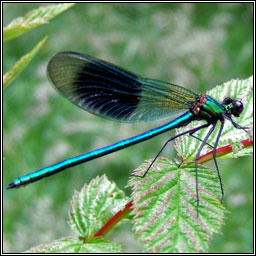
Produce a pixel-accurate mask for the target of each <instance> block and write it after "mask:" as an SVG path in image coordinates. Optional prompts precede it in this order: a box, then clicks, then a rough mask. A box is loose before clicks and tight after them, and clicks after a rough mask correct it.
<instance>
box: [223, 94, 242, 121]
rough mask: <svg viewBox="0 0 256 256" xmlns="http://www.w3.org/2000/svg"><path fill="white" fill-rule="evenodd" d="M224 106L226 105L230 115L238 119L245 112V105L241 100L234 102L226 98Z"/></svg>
mask: <svg viewBox="0 0 256 256" xmlns="http://www.w3.org/2000/svg"><path fill="white" fill-rule="evenodd" d="M223 104H224V105H226V106H227V107H228V109H229V111H230V113H231V114H232V115H234V116H236V117H239V116H240V114H241V113H242V112H243V109H244V105H243V103H242V101H240V100H233V99H231V98H225V99H224V100H223Z"/></svg>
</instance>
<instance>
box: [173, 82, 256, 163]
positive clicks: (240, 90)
mask: <svg viewBox="0 0 256 256" xmlns="http://www.w3.org/2000/svg"><path fill="white" fill-rule="evenodd" d="M206 94H208V95H210V96H211V97H213V98H214V99H216V100H217V101H219V102H222V101H223V100H224V98H226V97H230V98H233V99H239V100H242V102H243V104H244V110H243V112H242V113H241V115H240V117H238V118H236V117H234V118H233V119H234V121H235V122H237V123H238V124H239V125H241V126H245V127H251V126H253V77H250V78H248V79H245V80H239V79H236V80H231V81H229V82H226V83H224V84H222V85H219V86H216V87H215V88H213V89H212V90H210V91H209V92H207V93H206ZM203 123H205V122H203V121H202V122H199V121H196V122H192V123H190V124H189V125H187V126H186V127H182V128H180V129H176V133H177V134H178V133H181V132H184V131H187V130H189V129H192V128H195V127H197V126H200V125H201V124H203ZM218 123H220V122H218ZM219 127H220V124H217V126H216V128H215V130H214V132H213V133H212V135H211V136H210V138H209V139H208V141H207V143H209V144H210V145H212V146H213V145H214V143H215V141H216V138H217V133H218V130H219ZM208 131H209V128H207V129H202V130H200V131H198V132H197V133H196V134H195V135H196V136H197V137H199V138H200V139H203V138H204V137H205V136H206V134H207V132H208ZM249 138H250V136H249V135H248V134H247V133H246V132H245V131H243V130H241V129H236V128H235V127H234V126H233V125H232V123H231V122H230V121H228V120H225V125H224V130H223V132H222V135H221V138H220V140H219V144H218V147H222V146H226V145H229V144H233V143H237V142H240V141H242V140H246V139H249ZM200 144H201V142H200V141H199V140H197V139H195V138H192V137H191V136H189V135H186V136H182V137H179V138H178V139H176V140H175V148H176V150H177V152H178V154H179V155H180V156H182V157H183V159H185V160H191V159H192V160H194V159H195V156H196V153H197V151H198V148H199V146H200ZM211 150H212V148H210V147H209V146H207V145H206V146H205V147H204V149H203V150H202V152H201V155H204V154H206V153H207V152H209V151H211ZM252 151H253V147H248V148H242V149H240V150H239V151H238V152H236V153H233V152H232V153H230V154H227V155H225V156H224V157H227V158H232V157H238V156H244V155H249V154H252Z"/></svg>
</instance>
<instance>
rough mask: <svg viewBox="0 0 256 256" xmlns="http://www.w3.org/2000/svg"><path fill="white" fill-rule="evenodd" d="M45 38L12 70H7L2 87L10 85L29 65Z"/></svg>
mask: <svg viewBox="0 0 256 256" xmlns="http://www.w3.org/2000/svg"><path fill="white" fill-rule="evenodd" d="M46 39H47V36H46V37H45V38H44V39H43V40H41V41H40V42H39V43H38V44H37V45H36V47H35V48H34V49H33V50H32V51H31V52H30V53H28V54H26V55H25V56H23V57H22V58H21V59H20V60H19V61H18V62H17V63H16V64H15V65H14V66H13V67H12V68H11V70H9V71H8V72H7V73H6V74H5V75H4V77H3V87H6V86H7V85H8V84H10V83H11V82H12V81H13V80H14V79H15V78H16V77H17V76H18V75H19V74H20V73H21V72H22V71H23V70H24V69H25V67H26V66H27V65H28V64H29V63H30V61H31V60H32V59H33V58H34V56H35V55H36V54H37V52H38V51H39V50H40V48H41V47H42V45H43V44H44V43H45V41H46Z"/></svg>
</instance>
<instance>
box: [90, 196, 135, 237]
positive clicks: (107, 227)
mask: <svg viewBox="0 0 256 256" xmlns="http://www.w3.org/2000/svg"><path fill="white" fill-rule="evenodd" d="M131 211H132V201H130V202H129V203H128V204H126V205H125V207H124V209H123V210H120V211H119V212H117V213H116V214H115V215H114V216H113V217H112V218H111V219H110V220H109V221H108V222H107V223H106V224H105V225H103V226H102V228H101V229H100V230H99V231H98V232H97V233H96V234H95V235H94V237H97V236H104V235H106V233H108V232H109V231H110V230H111V229H112V227H113V226H115V225H116V224H117V223H118V222H119V221H120V220H121V219H122V218H123V217H125V216H126V215H128V214H129V213H130V212H131Z"/></svg>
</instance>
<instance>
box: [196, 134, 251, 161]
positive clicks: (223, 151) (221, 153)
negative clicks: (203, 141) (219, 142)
mask: <svg viewBox="0 0 256 256" xmlns="http://www.w3.org/2000/svg"><path fill="white" fill-rule="evenodd" d="M241 143H242V144H243V145H244V147H245V148H246V147H249V146H251V145H253V141H252V140H249V139H247V140H243V141H241ZM232 151H233V149H232V146H231V145H227V146H224V147H221V148H218V149H217V151H216V156H217V157H220V156H224V155H227V154H229V153H230V152H232ZM212 159H213V151H210V152H208V153H206V154H205V155H203V156H201V157H200V158H199V160H198V162H199V163H200V164H203V163H205V162H208V161H210V160H212Z"/></svg>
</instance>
